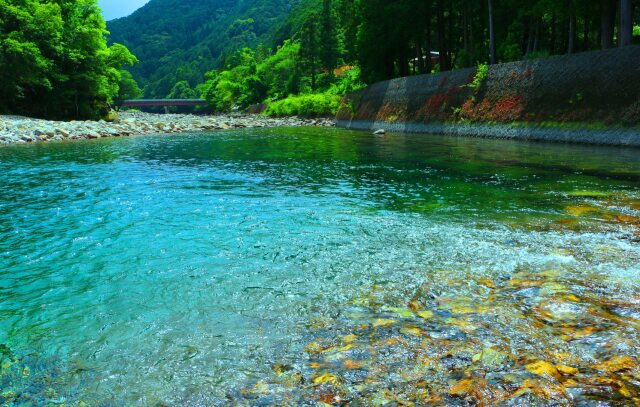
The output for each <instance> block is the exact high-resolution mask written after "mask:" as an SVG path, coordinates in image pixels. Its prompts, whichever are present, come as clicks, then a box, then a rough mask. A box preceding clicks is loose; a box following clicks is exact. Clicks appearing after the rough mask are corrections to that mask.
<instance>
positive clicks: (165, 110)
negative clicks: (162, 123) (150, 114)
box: [164, 106, 169, 114]
mask: <svg viewBox="0 0 640 407" xmlns="http://www.w3.org/2000/svg"><path fill="white" fill-rule="evenodd" d="M164 114H169V106H165V107H164Z"/></svg>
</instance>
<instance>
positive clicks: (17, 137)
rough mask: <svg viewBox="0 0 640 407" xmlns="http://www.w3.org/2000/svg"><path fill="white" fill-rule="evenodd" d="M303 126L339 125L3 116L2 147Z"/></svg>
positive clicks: (250, 118) (145, 116) (236, 117)
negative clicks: (79, 119) (5, 145)
mask: <svg viewBox="0 0 640 407" xmlns="http://www.w3.org/2000/svg"><path fill="white" fill-rule="evenodd" d="M303 126H317V127H334V126H335V121H334V120H333V119H305V118H300V117H284V118H271V117H267V116H263V115H251V114H229V115H222V116H195V115H186V114H150V113H140V112H120V113H118V118H117V119H116V120H115V121H113V122H105V121H103V120H100V121H69V122H61V121H49V120H41V119H31V118H27V117H21V116H2V115H0V144H8V143H24V142H51V141H60V140H82V139H97V138H102V137H120V136H122V137H126V136H133V135H140V134H168V133H185V132H195V131H207V130H226V129H244V128H261V127H303Z"/></svg>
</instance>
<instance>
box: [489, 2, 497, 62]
mask: <svg viewBox="0 0 640 407" xmlns="http://www.w3.org/2000/svg"><path fill="white" fill-rule="evenodd" d="M488 2H489V62H490V63H491V65H494V64H495V63H496V33H495V27H494V25H493V1H492V0H488Z"/></svg>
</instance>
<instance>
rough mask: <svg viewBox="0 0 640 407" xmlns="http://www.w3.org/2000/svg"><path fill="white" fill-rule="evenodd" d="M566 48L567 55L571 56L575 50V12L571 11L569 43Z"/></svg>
mask: <svg viewBox="0 0 640 407" xmlns="http://www.w3.org/2000/svg"><path fill="white" fill-rule="evenodd" d="M568 44H569V45H568V46H567V53H568V54H573V53H574V52H575V50H576V12H575V10H573V9H572V10H571V11H570V12H569V42H568Z"/></svg>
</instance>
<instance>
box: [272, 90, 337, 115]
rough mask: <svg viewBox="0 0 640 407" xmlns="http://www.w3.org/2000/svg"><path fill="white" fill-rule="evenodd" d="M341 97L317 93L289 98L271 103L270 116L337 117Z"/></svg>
mask: <svg viewBox="0 0 640 407" xmlns="http://www.w3.org/2000/svg"><path fill="white" fill-rule="evenodd" d="M340 99H341V97H340V96H338V95H334V94H329V93H315V94H307V95H300V96H289V97H288V98H286V99H282V100H278V101H275V102H271V103H269V106H268V107H267V110H266V112H265V113H266V114H267V115H269V116H276V117H282V116H301V117H335V116H336V114H337V113H338V108H339V107H340Z"/></svg>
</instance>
